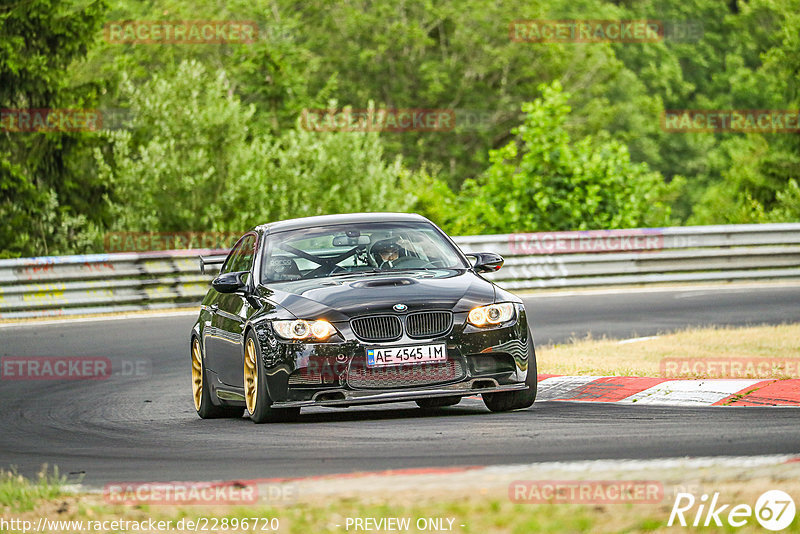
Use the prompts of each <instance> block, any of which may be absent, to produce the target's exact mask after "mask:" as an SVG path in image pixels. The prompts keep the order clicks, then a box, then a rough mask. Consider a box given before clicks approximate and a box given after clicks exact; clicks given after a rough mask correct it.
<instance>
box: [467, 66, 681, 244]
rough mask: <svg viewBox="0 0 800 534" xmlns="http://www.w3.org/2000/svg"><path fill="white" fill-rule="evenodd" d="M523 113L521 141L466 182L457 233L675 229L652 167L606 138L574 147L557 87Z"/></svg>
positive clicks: (664, 189)
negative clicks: (639, 228)
mask: <svg viewBox="0 0 800 534" xmlns="http://www.w3.org/2000/svg"><path fill="white" fill-rule="evenodd" d="M541 91H542V96H541V97H540V98H537V99H536V100H535V101H533V102H531V103H527V104H525V105H524V106H523V107H522V110H523V111H524V112H525V113H526V117H525V122H524V123H523V125H521V126H520V127H518V128H515V129H514V130H513V132H514V134H515V135H516V138H515V139H514V140H512V141H510V142H509V143H508V144H506V145H505V146H504V147H502V148H500V149H498V150H493V151H492V152H491V154H490V157H491V162H492V165H491V166H490V167H489V169H488V170H487V171H486V172H485V173H484V174H483V175H481V176H480V177H478V178H477V179H475V180H468V181H467V182H465V184H464V188H463V191H462V197H463V198H462V203H463V204H462V206H460V207H459V210H458V213H457V214H454V216H453V218H454V222H453V226H454V228H455V231H457V232H458V233H466V234H473V233H501V232H504V231H507V229H509V228H514V229H515V230H516V231H534V230H569V229H580V230H588V229H605V228H630V227H636V226H654V225H655V226H661V225H666V224H668V223H669V221H670V219H669V216H670V208H669V204H668V203H667V202H666V200H667V197H668V195H669V194H670V193H672V192H674V191H675V190H676V188H677V187H678V186H679V184H680V183H681V181H680V180H673V182H672V184H671V185H667V184H666V183H665V182H664V180H663V178H662V177H661V175H660V174H659V173H657V172H653V171H651V170H650V169H649V168H648V166H647V164H644V163H632V162H631V160H630V155H629V154H628V150H627V148H626V147H625V146H624V145H622V144H621V143H619V142H618V141H615V140H611V139H608V138H607V136H605V135H602V133H601V135H597V136H586V137H584V138H582V139H579V140H577V141H572V140H571V139H570V135H569V133H568V131H567V130H566V128H565V124H566V120H567V117H568V116H569V112H570V107H569V105H568V104H567V100H568V98H569V95H568V94H567V93H564V92H562V90H561V86H560V84H559V83H558V82H555V83H553V84H552V85H548V86H542V87H541Z"/></svg>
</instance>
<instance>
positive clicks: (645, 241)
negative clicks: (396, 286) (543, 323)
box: [0, 223, 800, 319]
mask: <svg viewBox="0 0 800 534" xmlns="http://www.w3.org/2000/svg"><path fill="white" fill-rule="evenodd" d="M455 240H456V242H457V243H458V244H459V246H460V247H461V248H462V249H463V250H464V252H497V253H499V254H502V255H503V256H504V257H505V258H506V263H505V265H504V267H503V268H502V269H501V270H500V271H498V272H497V273H492V274H490V275H487V277H488V278H490V279H492V280H494V281H496V282H497V283H499V284H500V285H502V286H503V287H506V288H508V289H534V288H556V287H587V286H598V285H630V284H649V283H658V282H698V281H714V280H717V281H720V280H721V281H733V280H753V279H781V278H800V223H786V224H759V225H729V226H695V227H675V228H644V229H641V228H638V229H629V230H591V231H579V232H546V233H534V234H503V235H483V236H467V237H457V238H455ZM225 252H226V251H224V250H206V249H204V250H180V251H162V252H146V253H114V254H90V255H82V256H49V257H41V258H20V259H11V260H0V319H2V318H6V319H11V318H25V317H43V316H51V315H71V314H83V313H105V312H120V311H132V310H143V309H158V308H172V307H175V306H179V305H186V306H190V305H196V304H197V303H199V301H200V300H201V299H202V297H203V295H205V293H206V291H207V290H208V282H209V281H210V280H211V277H212V276H213V274H212V273H210V272H207V273H206V274H201V272H200V265H199V261H198V257H199V256H200V255H213V254H220V253H225ZM207 270H208V268H207Z"/></svg>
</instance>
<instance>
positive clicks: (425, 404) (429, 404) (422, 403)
mask: <svg viewBox="0 0 800 534" xmlns="http://www.w3.org/2000/svg"><path fill="white" fill-rule="evenodd" d="M414 402H416V403H417V406H419V407H420V408H422V409H423V410H433V409H436V408H444V407H445V406H455V405H456V404H458V403H459V402H461V397H460V396H453V397H434V398H432V399H420V400H418V401H414Z"/></svg>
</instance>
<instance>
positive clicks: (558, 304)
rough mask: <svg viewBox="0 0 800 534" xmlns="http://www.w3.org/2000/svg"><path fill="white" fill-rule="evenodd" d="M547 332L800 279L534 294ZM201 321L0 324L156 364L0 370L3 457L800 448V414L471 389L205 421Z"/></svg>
mask: <svg viewBox="0 0 800 534" xmlns="http://www.w3.org/2000/svg"><path fill="white" fill-rule="evenodd" d="M525 300H526V308H527V309H528V312H529V313H530V314H532V316H533V319H534V334H535V336H536V338H537V342H538V343H545V342H559V341H563V340H566V339H568V338H570V337H573V336H576V337H584V336H585V335H586V334H587V333H589V332H591V334H592V336H593V337H602V336H603V335H607V336H610V337H617V338H628V337H636V336H646V335H652V334H656V333H658V332H663V331H667V330H673V329H676V328H681V327H684V326H688V325H709V324H718V325H723V324H732V325H745V324H762V323H769V324H777V323H783V322H798V321H800V286H793V287H792V286H787V287H774V286H773V287H766V288H764V287H762V288H756V287H737V288H715V289H686V288H683V289H669V290H659V291H647V292H630V291H626V292H621V293H603V294H576V295H559V296H546V297H545V296H536V295H529V296H526V297H525ZM193 321H194V317H191V316H187V315H183V316H173V317H147V316H141V317H136V318H130V319H119V320H111V321H88V322H67V323H60V324H53V323H50V324H41V325H37V324H29V325H25V326H13V327H4V328H0V355H1V356H4V357H8V356H56V355H59V356H102V357H108V358H110V359H111V360H112V362H113V364H114V366H115V367H116V366H117V365H118V364H121V362H122V361H143V360H144V361H147V362H149V363H150V364H151V365H150V367H149V368H148V369H147V372H146V373H145V375H146V376H138V377H134V378H126V377H122V376H117V377H112V378H111V379H109V380H102V381H85V380H84V381H61V382H52V381H13V380H2V381H0V467H8V466H10V465H14V466H16V467H17V468H18V470H19V472H21V473H22V474H26V475H33V474H35V473H36V472H37V471H38V470H39V469H40V468H41V466H42V464H45V463H47V464H49V465H51V466H52V465H57V466H59V468H60V470H61V473H63V474H68V475H69V478H70V480H73V481H79V480H82V481H83V482H84V483H85V484H88V485H90V486H99V485H102V484H104V483H107V482H115V481H151V480H152V481H166V480H219V479H222V480H228V479H234V478H246V479H253V478H274V477H302V476H312V475H322V474H333V473H348V472H355V471H376V470H387V469H402V468H415V467H447V466H470V465H494V464H512V463H533V462H541V461H562V460H563V461H569V460H591V459H645V458H663V457H684V456H715V455H725V456H731V455H757V454H779V453H800V410H798V409H794V408H750V407H748V408H685V407H683V408H679V407H658V406H630V407H629V406H619V405H603V404H596V403H571V402H537V403H536V404H534V406H533V407H532V408H530V409H528V410H523V411H519V412H513V413H505V414H492V413H490V412H488V410H486V409H485V408H484V406H483V403H482V402H481V401H480V400H478V399H465V400H464V401H462V403H461V404H459V405H458V406H455V407H452V408H447V409H443V410H441V411H438V412H434V413H426V412H422V411H421V410H419V409H417V408H416V406H415V405H414V404H411V403H400V404H390V405H379V406H373V407H353V408H349V409H344V410H342V409H340V410H335V409H326V408H316V409H305V410H304V411H303V413H302V415H301V417H300V421H299V422H297V423H291V424H274V425H254V424H252V423H251V422H250V421H249V420H248V419H246V418H242V419H237V420H208V421H202V420H200V419H199V418H198V417H197V415H196V414H195V412H194V408H193V406H192V401H191V396H190V379H189V356H188V342H187V336H188V332H189V328H190V326H191V324H192V323H193Z"/></svg>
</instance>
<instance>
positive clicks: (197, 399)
mask: <svg viewBox="0 0 800 534" xmlns="http://www.w3.org/2000/svg"><path fill="white" fill-rule="evenodd" d="M190 356H191V359H192V396H193V398H194V409H195V410H196V411H197V415H199V416H200V418H201V419H219V418H222V417H241V416H242V409H241V408H237V407H235V406H215V405H214V404H213V403H212V402H211V388H210V387H209V385H208V380H207V378H206V364H205V358H203V351H202V349H201V348H200V340H199V339H197V338H196V337H192V350H191V353H190Z"/></svg>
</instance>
